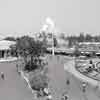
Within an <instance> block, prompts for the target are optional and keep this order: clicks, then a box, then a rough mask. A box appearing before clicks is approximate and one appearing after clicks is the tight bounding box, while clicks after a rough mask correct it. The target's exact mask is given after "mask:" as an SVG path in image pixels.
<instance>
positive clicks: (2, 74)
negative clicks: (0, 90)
mask: <svg viewBox="0 0 100 100" xmlns="http://www.w3.org/2000/svg"><path fill="white" fill-rule="evenodd" d="M1 78H2V79H3V80H4V79H5V76H4V73H3V72H1Z"/></svg>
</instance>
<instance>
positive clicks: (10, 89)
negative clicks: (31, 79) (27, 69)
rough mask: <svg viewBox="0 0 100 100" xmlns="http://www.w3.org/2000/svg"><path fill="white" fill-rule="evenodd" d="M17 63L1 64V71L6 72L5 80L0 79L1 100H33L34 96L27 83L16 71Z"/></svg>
mask: <svg viewBox="0 0 100 100" xmlns="http://www.w3.org/2000/svg"><path fill="white" fill-rule="evenodd" d="M15 65H16V64H15V63H7V62H6V63H1V64H0V71H2V72H4V74H5V80H2V79H1V78H0V99H1V100H33V94H32V93H31V91H30V90H29V89H28V87H27V84H26V82H25V81H24V79H23V78H21V77H20V76H19V75H18V73H17V71H16V66H15Z"/></svg>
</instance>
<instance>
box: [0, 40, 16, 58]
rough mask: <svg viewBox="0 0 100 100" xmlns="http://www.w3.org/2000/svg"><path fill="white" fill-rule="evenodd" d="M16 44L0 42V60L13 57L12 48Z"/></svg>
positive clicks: (5, 41) (6, 41)
mask: <svg viewBox="0 0 100 100" xmlns="http://www.w3.org/2000/svg"><path fill="white" fill-rule="evenodd" d="M15 44H16V42H14V41H8V40H0V58H6V57H8V56H11V49H10V46H12V45H15Z"/></svg>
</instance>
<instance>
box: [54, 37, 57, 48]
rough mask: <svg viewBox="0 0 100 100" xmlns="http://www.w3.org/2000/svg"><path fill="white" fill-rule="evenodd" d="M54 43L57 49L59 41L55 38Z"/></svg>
mask: <svg viewBox="0 0 100 100" xmlns="http://www.w3.org/2000/svg"><path fill="white" fill-rule="evenodd" d="M53 42H54V47H56V46H57V45H58V42H57V39H56V38H55V37H54V38H53Z"/></svg>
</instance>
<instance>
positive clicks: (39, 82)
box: [30, 73, 48, 91]
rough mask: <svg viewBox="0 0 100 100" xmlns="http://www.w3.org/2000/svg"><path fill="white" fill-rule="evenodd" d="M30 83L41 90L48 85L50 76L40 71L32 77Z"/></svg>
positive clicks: (35, 88) (33, 87)
mask: <svg viewBox="0 0 100 100" xmlns="http://www.w3.org/2000/svg"><path fill="white" fill-rule="evenodd" d="M30 84H31V87H32V89H34V90H38V91H40V89H44V88H46V87H48V78H47V76H46V75H44V74H41V73H38V74H35V75H33V76H32V77H31V79H30Z"/></svg>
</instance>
